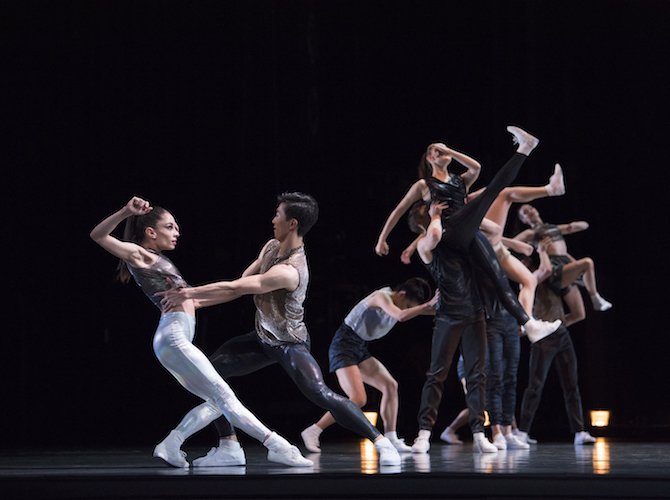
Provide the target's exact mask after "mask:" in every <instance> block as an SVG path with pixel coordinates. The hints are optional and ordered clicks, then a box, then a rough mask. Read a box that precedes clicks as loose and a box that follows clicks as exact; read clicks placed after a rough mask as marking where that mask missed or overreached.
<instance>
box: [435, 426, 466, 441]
mask: <svg viewBox="0 0 670 500" xmlns="http://www.w3.org/2000/svg"><path fill="white" fill-rule="evenodd" d="M440 439H441V440H442V441H444V442H446V443H449V444H463V441H461V440H460V439H458V436H457V435H456V433H455V432H454V431H452V430H451V427H447V428H446V429H444V430H443V431H442V434H440Z"/></svg>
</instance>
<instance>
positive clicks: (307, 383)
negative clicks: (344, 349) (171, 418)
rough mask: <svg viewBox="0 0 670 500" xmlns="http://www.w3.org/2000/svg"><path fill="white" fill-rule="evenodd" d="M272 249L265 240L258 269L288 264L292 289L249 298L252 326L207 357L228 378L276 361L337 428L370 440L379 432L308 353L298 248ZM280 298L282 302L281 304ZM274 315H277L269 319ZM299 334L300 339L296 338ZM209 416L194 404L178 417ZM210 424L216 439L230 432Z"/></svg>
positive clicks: (224, 425)
mask: <svg viewBox="0 0 670 500" xmlns="http://www.w3.org/2000/svg"><path fill="white" fill-rule="evenodd" d="M278 252H279V242H278V241H276V240H275V241H272V242H270V244H269V245H268V247H267V248H266V252H265V253H264V254H263V256H261V259H262V266H261V272H267V270H268V269H270V268H271V267H272V266H273V265H277V264H289V265H292V266H293V267H295V268H296V270H297V271H298V273H299V275H300V283H299V285H298V288H297V289H296V290H295V291H294V292H292V293H291V292H286V291H284V292H280V291H278V292H280V293H276V292H271V293H270V294H263V295H256V296H254V301H255V302H256V305H257V307H258V308H259V309H258V311H257V315H256V325H257V329H256V330H255V331H253V332H249V333H247V334H245V335H239V336H237V337H233V338H231V339H230V340H228V341H227V342H225V343H224V344H223V345H221V346H220V347H219V348H218V349H217V351H216V352H215V353H214V354H213V355H212V356H211V357H210V360H211V362H212V364H213V365H214V367H215V368H216V371H218V372H219V374H221V376H222V377H223V378H225V379H228V378H230V377H235V376H242V375H247V374H250V373H253V372H256V371H258V370H260V369H261V368H264V367H266V366H269V365H272V364H274V363H279V364H280V365H281V367H282V368H283V369H284V370H285V371H286V372H287V373H288V374H289V376H290V377H291V379H292V380H293V382H294V383H295V384H296V386H297V387H298V389H300V392H302V393H303V394H304V395H305V396H306V397H307V398H308V399H309V400H310V401H312V402H313V403H314V404H316V405H317V406H319V407H321V408H323V409H325V410H327V411H330V412H331V414H332V415H333V417H334V418H335V420H337V422H338V423H339V424H340V425H341V426H342V427H345V428H347V429H349V430H351V431H354V432H356V433H357V434H360V435H362V436H364V437H366V438H368V439H370V440H372V441H374V440H375V439H376V438H377V437H378V436H379V434H380V433H379V431H378V430H377V429H376V428H375V427H374V426H373V425H372V424H370V422H369V421H368V419H367V418H365V415H363V412H362V411H361V410H360V408H358V406H356V404H355V403H353V402H352V401H351V400H349V399H348V398H345V397H343V396H340V395H339V394H337V393H335V392H333V391H332V390H331V389H330V388H329V387H328V386H327V385H326V383H325V382H324V380H323V373H322V372H321V368H320V367H319V365H318V363H317V362H316V360H315V359H314V357H313V356H312V354H311V353H310V345H309V344H310V339H309V334H308V333H307V329H306V328H305V325H304V323H303V322H302V318H303V304H302V301H303V300H304V298H305V295H306V291H307V286H308V281H309V272H308V269H307V260H306V258H305V252H304V248H303V247H299V248H297V249H294V250H293V251H291V252H289V253H288V254H287V255H283V256H282V255H278ZM282 300H286V304H284V303H282ZM274 314H277V316H278V317H277V318H274V317H272V315H274ZM259 326H260V328H259ZM303 335H304V337H303ZM299 338H302V339H303V340H302V341H301V340H297V339H299ZM210 415H211V408H209V407H207V406H206V405H200V406H198V407H196V408H194V409H193V410H191V412H190V413H189V414H188V415H186V417H185V418H184V420H185V421H197V422H205V421H206V420H207V419H208V418H209V416H210ZM224 416H225V415H224ZM231 423H232V425H231ZM215 425H216V428H217V430H218V432H219V436H220V437H228V436H232V435H234V434H235V429H234V428H233V426H236V424H235V422H230V421H229V420H227V419H226V418H219V419H218V420H216V421H215ZM182 432H183V431H182ZM188 435H190V434H188V433H184V436H185V437H187V436H188Z"/></svg>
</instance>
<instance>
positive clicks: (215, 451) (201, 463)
mask: <svg viewBox="0 0 670 500" xmlns="http://www.w3.org/2000/svg"><path fill="white" fill-rule="evenodd" d="M226 441H230V440H226ZM246 463H247V459H246V457H245V456H244V450H243V449H242V446H240V443H238V442H237V441H230V443H223V444H221V445H219V447H218V448H212V449H211V450H209V452H208V453H207V455H205V456H204V457H200V458H196V459H195V460H193V467H230V466H235V465H245V464H246Z"/></svg>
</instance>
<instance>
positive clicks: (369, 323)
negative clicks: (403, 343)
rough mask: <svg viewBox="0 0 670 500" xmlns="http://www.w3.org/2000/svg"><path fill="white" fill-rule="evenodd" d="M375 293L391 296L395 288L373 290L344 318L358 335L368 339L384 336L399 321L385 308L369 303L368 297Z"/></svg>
mask: <svg viewBox="0 0 670 500" xmlns="http://www.w3.org/2000/svg"><path fill="white" fill-rule="evenodd" d="M375 293H384V294H386V295H388V296H389V297H390V296H391V293H393V290H391V287H388V286H387V287H385V288H382V289H380V290H377V291H375V292H372V293H371V294H370V295H368V296H367V297H365V298H364V299H363V300H361V301H360V302H359V303H358V304H356V305H355V306H354V308H353V309H352V310H351V311H350V312H349V314H347V317H346V318H344V323H345V324H346V325H347V326H348V327H349V328H351V329H352V330H353V331H354V332H356V335H358V336H359V337H360V338H362V339H363V340H366V341H370V340H377V339H380V338H382V337H383V336H385V335H386V334H387V333H388V332H390V331H391V328H393V327H394V326H395V324H396V323H397V322H398V320H397V319H395V318H392V317H391V316H389V315H388V314H386V313H385V312H384V310H383V309H380V308H378V307H375V308H373V307H370V306H369V305H368V303H367V300H368V298H370V297H371V296H372V295H373V294H375Z"/></svg>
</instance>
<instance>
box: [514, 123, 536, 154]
mask: <svg viewBox="0 0 670 500" xmlns="http://www.w3.org/2000/svg"><path fill="white" fill-rule="evenodd" d="M507 131H508V132H509V133H510V134H512V135H513V136H514V144H518V145H519V146H528V147H529V148H530V149H531V151H532V150H533V149H535V148H536V147H537V145H538V144H539V143H540V139H538V138H537V137H535V136H533V135H531V134H529V133H528V132H526V131H525V130H523V129H520V128H519V127H515V126H514V125H510V126H509V127H507Z"/></svg>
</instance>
